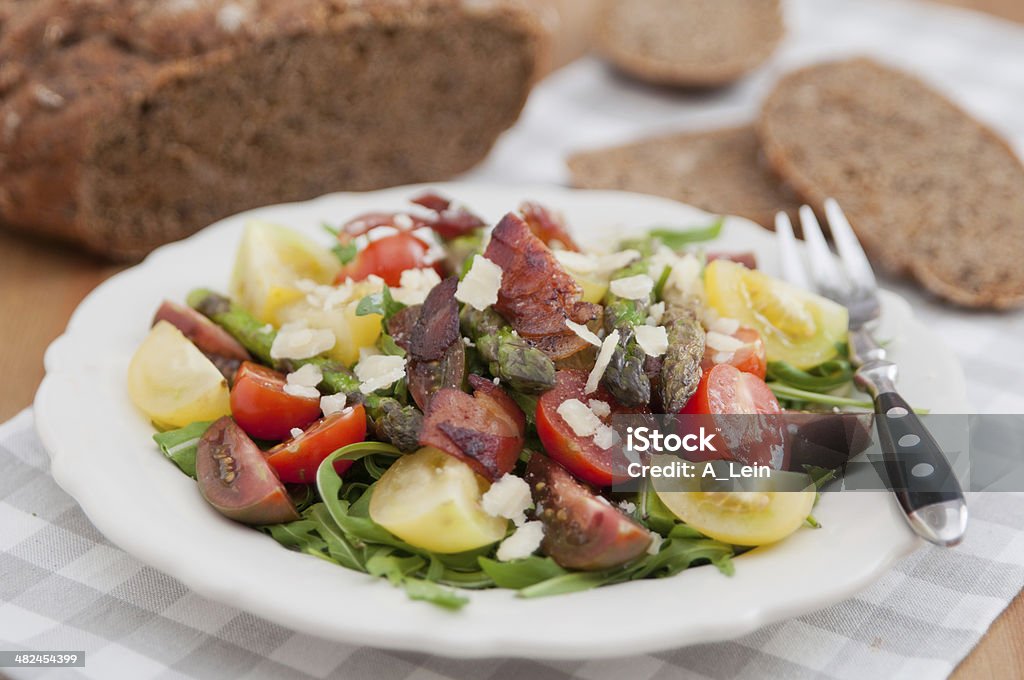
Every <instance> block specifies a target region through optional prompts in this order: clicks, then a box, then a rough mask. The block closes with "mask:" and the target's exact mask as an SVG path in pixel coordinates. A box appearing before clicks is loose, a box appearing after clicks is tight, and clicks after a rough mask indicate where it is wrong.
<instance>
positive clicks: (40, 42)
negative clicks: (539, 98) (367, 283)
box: [0, 0, 546, 259]
mask: <svg viewBox="0 0 1024 680" xmlns="http://www.w3.org/2000/svg"><path fill="white" fill-rule="evenodd" d="M450 27H454V28H450ZM449 30H451V31H452V34H451V35H449V34H447V31H449ZM456 33H458V35H456ZM407 35H408V36H417V37H422V36H428V37H430V38H432V39H431V40H426V39H424V40H421V42H420V44H419V45H417V46H416V50H417V52H418V53H417V54H415V55H414V54H412V52H413V47H411V46H409V45H402V46H400V48H397V49H392V48H391V47H389V43H388V41H389V40H391V39H393V38H394V39H395V40H399V39H401V37H402V36H407ZM396 36H397V37H396ZM357 40H358V41H360V43H359V47H360V49H364V50H365V53H362V56H360V54H355V53H352V54H349V53H345V54H342V52H341V49H342V48H341V47H340V46H342V45H344V44H346V43H349V42H355V41H357ZM545 41H546V34H545V33H544V30H543V28H542V26H541V25H540V23H539V21H538V20H537V18H536V16H535V15H534V14H533V13H532V12H531V11H529V10H527V9H526V8H525V7H523V6H521V4H520V3H519V2H518V1H517V0H493V1H491V2H463V1H462V0H374V1H373V2H367V1H361V0H0V224H2V225H3V226H6V227H9V228H13V229H17V230H21V231H25V232H30V233H33V234H37V235H41V236H46V237H52V238H58V239H63V240H66V241H70V242H73V243H76V244H79V245H81V246H83V247H85V248H86V249H89V250H92V251H94V252H97V253H100V254H102V255H106V256H110V257H114V258H117V259H135V258H138V257H140V256H141V255H143V254H145V253H146V252H148V251H149V250H151V249H152V248H153V247H155V246H157V245H159V244H161V243H164V242H167V241H170V240H175V239H178V238H181V237H183V236H185V235H187V234H189V233H192V232H193V231H196V230H197V229H199V228H201V227H203V226H205V225H206V224H208V223H210V222H212V221H215V220H216V219H219V218H221V217H224V216H226V215H228V214H232V213H234V212H238V211H240V210H243V209H247V208H251V207H256V206H257V205H261V204H267V203H276V202H283V201H292V200H303V199H307V198H312V197H314V196H316V195H319V194H322V193H326V192H329V191H337V190H362V189H370V188H377V187H380V186H386V185H390V184H401V183H407V182H415V181H429V180H434V179H442V178H445V177H448V176H451V175H453V174H457V173H459V172H462V171H464V170H467V169H468V168H470V167H471V166H472V165H474V164H475V163H477V162H478V161H479V160H481V159H482V158H483V156H484V155H485V154H486V153H487V151H488V150H489V148H490V146H491V144H493V142H494V141H495V139H496V138H497V136H498V134H499V133H500V132H501V131H502V130H504V129H505V128H507V127H509V126H510V125H511V124H512V123H513V122H514V121H515V120H516V118H517V117H518V115H519V113H520V111H521V109H522V107H523V105H524V104H525V100H526V97H527V94H528V92H529V90H530V88H531V86H532V84H533V82H534V81H535V79H536V77H537V76H538V74H539V72H540V70H541V68H542V66H543V59H544V57H545V54H546V52H545V49H546V45H545ZM481 45H483V46H481ZM488 45H489V46H488ZM332 46H337V47H336V49H335V51H334V52H331V51H330V50H331V49H332ZM352 49H355V47H353V48H352ZM389 50H390V53H391V54H392V57H390V58H392V59H399V58H405V57H396V56H393V55H395V54H402V55H407V58H406V62H403V63H407V64H408V67H409V68H408V74H407V75H404V76H403V73H404V71H405V69H403V68H395V69H393V71H394V74H393V75H389V76H386V78H385V82H381V83H380V88H381V100H380V104H379V106H378V108H377V110H376V111H373V113H377V112H378V111H379V119H378V120H379V124H378V123H377V122H376V121H374V120H367V117H368V112H367V111H361V110H358V107H357V106H352V107H351V108H349V109H345V111H342V107H341V106H334V110H337V111H339V113H341V114H343V113H344V112H347V111H356V113H357V114H358V116H361V118H360V120H359V121H358V123H359V125H360V126H361V128H360V133H359V137H360V138H362V139H364V140H365V144H366V145H367V146H368V147H372V146H373V145H374V144H380V145H381V149H382V150H381V153H380V156H381V158H384V157H385V156H386V158H385V159H384V160H375V159H374V158H372V153H370V152H369V151H366V152H365V153H362V155H360V153H349V149H343V148H338V149H336V150H335V151H336V153H335V154H334V155H333V156H332V158H331V160H329V161H328V160H325V159H324V158H323V157H316V156H315V154H312V152H307V153H306V155H305V156H301V155H299V154H296V153H293V151H292V150H293V149H294V148H296V146H295V144H299V145H301V144H302V143H306V142H308V141H309V140H308V139H307V140H302V139H301V137H299V136H298V133H295V134H294V135H293V134H292V131H291V130H288V129H284V126H283V125H282V122H281V121H280V120H276V121H273V120H272V118H273V116H272V115H270V114H272V113H273V111H274V103H273V101H272V100H273V97H274V95H275V93H274V92H272V91H264V89H263V88H264V87H269V85H268V83H278V82H284V81H287V80H288V78H289V77H291V76H289V71H288V69H293V70H294V71H295V72H301V73H302V77H307V76H308V74H309V73H310V72H313V73H314V75H316V76H317V77H318V78H320V79H321V80H323V79H326V78H327V77H332V78H334V79H335V81H336V82H337V83H338V87H337V90H335V89H333V88H321V90H319V91H316V92H313V91H312V87H313V86H312V85H309V86H308V87H307V92H306V94H307V95H308V96H310V102H309V110H310V111H311V112H312V111H314V110H316V109H317V105H318V97H319V95H321V94H322V95H323V98H324V101H325V102H328V101H329V102H331V103H332V104H336V103H337V101H338V100H339V98H341V97H342V95H343V93H344V88H345V87H346V83H348V82H352V81H358V82H360V83H362V84H363V86H364V90H363V91H365V90H366V89H367V88H369V87H370V85H369V84H368V81H367V80H366V78H363V79H362V80H360V77H361V76H365V74H366V73H367V72H370V71H372V70H373V68H374V62H375V61H379V60H381V59H384V60H386V59H387V58H389V57H388V56H387V54H388V51H389ZM473 50H480V51H483V52H484V56H485V57H486V58H489V59H490V61H491V63H499V66H495V68H496V69H497V70H496V73H495V77H497V78H500V79H503V81H504V82H502V86H503V87H504V88H505V89H504V90H503V91H502V92H501V93H499V94H498V95H496V96H492V97H491V100H490V101H488V99H487V98H486V97H484V96H475V95H477V94H479V95H483V94H485V93H482V92H481V93H477V92H476V91H474V92H473V93H472V94H473V95H474V97H473V98H472V99H471V98H470V94H471V93H470V92H468V90H467V89H468V88H469V87H477V86H478V84H479V81H481V80H482V79H483V76H481V74H480V72H481V70H482V69H485V68H487V66H486V65H485V66H479V65H476V66H474V65H473V63H472V61H473V60H472V59H455V58H454V57H453V56H452V55H455V57H464V56H466V55H467V54H470V53H471V52H472V51H473ZM350 51H351V50H350ZM291 53H299V54H303V55H314V56H315V55H325V54H329V55H330V56H331V57H332V58H333V57H334V56H339V55H340V56H339V58H340V57H341V56H343V57H345V59H347V61H345V62H344V63H341V64H332V63H329V62H325V63H323V64H321V65H314V64H307V63H305V62H304V63H301V64H289V63H288V59H289V54H291ZM495 55H497V56H495ZM261 58H266V59H267V66H266V72H267V74H266V79H263V78H260V77H257V76H258V73H257V67H258V62H259V60H260V59H261ZM303 58H308V57H305V56H304V57H303ZM271 59H274V60H276V61H272V62H271ZM449 59H453V61H448V60H449ZM432 65H433V66H432ZM246 69H248V70H246ZM318 69H319V70H318ZM332 69H340V70H339V71H338V72H337V75H334V74H333V73H332ZM346 69H347V70H346ZM474 69H475V70H474ZM254 74H255V75H254ZM448 75H450V76H451V77H450V78H449V79H447V80H446V77H447V76H448ZM229 77H230V78H236V79H238V80H239V83H240V85H239V88H238V89H237V90H231V91H226V92H225V93H224V96H225V97H232V96H233V97H235V98H236V99H235V101H236V103H237V109H236V111H237V115H238V117H237V118H236V119H230V118H228V119H226V120H223V121H221V125H222V127H224V128H225V130H227V129H228V128H230V127H235V128H238V130H239V133H240V134H241V135H243V136H244V137H246V138H247V139H251V140H252V141H251V148H252V149H253V150H257V151H258V150H259V149H260V148H261V146H260V145H263V148H264V149H274V150H275V151H274V152H273V153H277V157H278V158H279V159H280V165H281V169H280V172H281V173H303V176H302V177H301V178H295V177H291V176H287V175H283V176H285V177H287V179H288V181H286V182H282V183H281V184H280V186H275V185H274V184H273V183H272V182H270V181H269V180H267V181H262V180H261V181H254V182H252V186H253V191H252V192H251V193H250V195H248V196H245V192H244V186H242V184H244V174H245V173H244V168H239V167H234V168H230V167H227V166H224V163H225V162H226V161H223V159H222V148H220V147H223V145H224V144H225V143H227V142H225V138H226V136H227V132H225V134H224V135H221V134H219V133H216V130H215V129H214V127H212V126H211V127H210V129H211V130H214V133H215V134H213V135H212V137H211V140H212V141H211V144H210V146H217V147H218V148H203V147H204V144H200V143H198V142H196V143H191V144H186V143H183V139H186V138H189V133H188V129H187V128H188V125H189V121H187V120H186V119H187V118H188V117H189V116H190V115H194V116H196V117H197V118H198V119H199V120H198V121H197V122H199V123H206V122H209V121H206V120H203V119H202V118H203V116H206V115H214V114H213V113H210V114H207V113H205V112H204V111H205V110H206V109H209V110H210V111H211V112H213V111H222V110H225V109H226V108H227V107H225V106H221V107H220V108H218V106H219V105H218V104H216V103H215V102H212V101H211V99H212V98H211V97H207V98H206V100H205V101H198V99H197V110H196V109H194V110H191V111H189V110H181V111H179V112H178V113H177V114H176V115H177V121H178V122H175V120H173V119H172V118H170V117H167V116H164V118H162V120H164V121H167V123H166V124H167V126H168V128H167V129H168V130H169V131H171V132H173V133H174V135H176V136H171V137H168V138H167V141H168V143H167V144H165V145H161V146H159V147H158V148H153V144H152V143H151V142H152V141H153V140H157V141H159V137H158V134H160V133H159V132H158V131H154V130H151V129H149V128H146V127H145V122H144V119H145V118H146V116H151V117H153V118H157V117H158V116H156V115H153V114H152V110H153V109H159V108H160V107H161V106H162V104H163V103H164V102H170V101H177V102H181V101H183V100H185V99H186V96H185V95H187V93H188V92H189V91H190V88H191V91H193V92H195V93H197V94H196V96H197V97H198V93H201V92H216V90H217V88H216V85H217V83H218V82H219V79H222V80H225V81H226V80H227V79H228V78H229ZM243 77H248V78H249V80H247V81H242V80H241V79H242V78H243ZM298 77H299V76H295V77H294V78H292V79H293V80H294V79H296V78H298ZM403 77H404V78H405V79H404V80H403ZM413 78H417V79H420V80H423V79H436V80H437V83H436V86H435V85H434V84H433V83H420V84H419V85H418V86H417V87H418V88H419V89H418V90H417V91H418V92H420V93H421V97H420V101H422V102H423V109H424V114H423V115H422V118H423V119H424V120H426V121H428V123H427V124H425V126H424V129H423V134H422V135H420V136H419V137H422V139H419V138H418V137H417V135H416V130H415V128H414V127H413V125H414V123H415V120H414V118H413V114H412V113H411V112H409V111H406V112H404V113H403V112H398V111H389V109H388V105H389V102H390V101H392V100H395V101H403V100H402V96H403V92H406V91H408V90H409V89H410V87H412V86H414V85H416V83H415V82H412V79H413ZM459 78H463V79H464V80H462V81H460V80H459ZM463 83H467V84H465V85H464V86H463ZM460 87H462V89H461V90H460ZM204 88H205V89H204ZM388 88H391V89H392V90H393V92H391V91H389V90H388ZM445 88H447V89H445ZM324 90H329V91H324ZM453 92H454V93H455V94H452V93H453ZM311 93H312V94H311ZM392 94H394V97H392V96H391V95H392ZM314 95H315V96H314ZM455 101H458V103H460V104H462V103H463V102H464V101H469V102H470V105H469V106H472V102H477V103H478V110H476V111H470V113H469V114H466V115H467V116H468V115H476V116H477V119H478V120H480V121H481V122H479V123H478V124H477V125H476V126H475V127H474V126H473V125H472V124H467V125H465V126H463V125H462V124H461V122H460V120H459V118H458V112H456V111H451V110H447V109H446V106H448V104H449V102H455ZM267 102H270V103H267ZM207 103H209V106H206V104H207ZM289 104H291V105H292V107H293V108H294V106H295V105H294V102H291V103H289ZM354 104H358V102H355V103H354ZM403 105H404V106H408V104H403ZM324 106H325V107H326V104H325V105H324ZM488 107H490V108H488ZM366 108H367V109H369V108H370V105H367V106H366ZM450 108H454V107H450ZM481 111H482V112H483V113H480V112H481ZM254 112H255V113H260V114H262V113H263V112H266V113H267V115H266V117H265V119H262V118H260V117H259V116H254V115H252V114H253V113H254ZM293 113H294V112H293ZM353 115H356V114H353ZM403 116H404V117H403ZM330 117H331V114H330V112H324V111H320V112H318V113H317V117H316V119H315V122H316V123H317V126H318V128H317V129H318V130H320V131H321V132H322V139H321V141H322V143H323V144H324V147H325V154H326V150H327V149H329V148H330V145H331V144H332V139H334V138H335V135H332V134H329V132H330V124H331V120H330ZM291 118H293V119H296V120H291V121H290V122H291V123H294V125H295V127H296V129H297V130H301V128H302V127H303V125H304V124H307V123H310V122H314V121H313V116H312V115H311V116H310V118H309V119H308V120H305V121H304V120H302V118H303V115H302V113H301V112H299V113H298V114H296V115H292V116H291ZM337 118H338V120H337V123H336V124H337V126H338V129H339V130H342V128H344V126H346V125H347V126H348V128H344V129H345V130H347V129H349V128H351V127H352V125H353V123H352V122H351V121H349V122H345V121H344V120H343V115H338V116H337ZM398 120H401V121H402V125H401V126H399V127H400V129H398V130H397V131H390V130H389V131H388V132H387V133H386V134H387V139H383V140H381V139H378V138H376V137H375V136H374V130H375V129H381V130H387V129H388V126H389V122H395V121H398ZM396 125H397V123H396ZM307 127H308V126H307ZM463 127H465V128H466V130H462V129H461V128H463ZM446 130H450V135H446V134H445V131H446ZM342 131H344V130H342ZM403 131H404V132H403ZM471 132H472V134H471ZM140 133H145V135H150V137H151V138H150V137H147V138H146V139H140V140H135V141H132V143H134V144H136V146H138V147H139V149H138V151H137V156H138V158H139V160H140V164H141V165H144V166H146V167H147V168H148V169H147V173H148V174H145V175H133V173H132V172H130V170H125V169H123V168H122V170H124V171H123V172H121V175H120V177H121V179H120V180H118V179H117V178H118V173H117V172H115V169H113V168H112V167H111V163H110V162H109V161H108V160H107V158H108V156H104V154H109V149H110V148H111V146H116V145H117V144H118V143H120V146H119V147H117V148H118V149H119V151H118V154H120V155H119V156H118V163H123V159H124V158H131V156H130V155H128V153H127V151H126V150H125V149H127V147H128V146H130V144H128V143H126V141H125V138H130V137H131V136H132V135H136V136H139V137H141V136H144V135H142V134H140ZM289 135H291V136H289ZM403 135H404V136H403ZM460 135H464V136H465V137H466V138H463V137H460ZM342 136H343V135H339V136H338V138H339V139H340V138H341V137H342ZM470 136H472V139H470V138H469V137H470ZM286 138H287V140H286ZM288 140H291V141H288ZM296 140H298V141H296ZM193 141H195V140H193ZM229 141H230V140H229ZM399 142H402V143H399ZM147 144H149V146H146V145H147ZM290 144H291V145H292V146H289V145H290ZM307 146H308V144H307ZM278 147H279V148H278ZM350 148H351V147H350ZM241 153H242V152H241V151H239V154H241ZM271 154H272V152H271V151H265V152H263V153H262V154H256V156H254V157H257V158H258V160H259V161H260V164H259V165H258V167H256V168H255V169H254V170H253V173H254V174H259V173H263V174H267V173H269V172H270V170H271V168H272V163H271V161H273V159H274V157H273V156H272V155H271ZM304 158H314V160H315V162H312V164H311V165H308V166H306V167H301V168H297V167H289V166H290V165H291V164H292V163H295V162H297V161H301V160H303V159H304ZM355 159H362V162H361V164H357V161H356V160H355ZM159 163H163V165H164V167H165V168H167V169H168V171H169V172H171V171H173V172H171V174H172V175H173V176H174V179H172V180H170V181H171V182H172V183H174V182H177V184H175V186H180V187H181V191H182V195H181V196H180V197H179V198H180V200H177V199H176V197H175V196H173V195H172V194H173V191H172V190H171V189H166V188H163V189H162V188H161V187H160V186H159V184H160V175H159V174H158V170H159V168H158V164H159ZM186 165H187V166H189V167H191V168H193V169H194V170H195V172H194V173H193V174H192V175H190V174H189V172H188V171H187V170H183V169H182V168H183V167H184V166H186ZM218 165H221V166H224V167H218ZM236 165H237V163H236ZM203 172H206V176H203ZM115 180H116V181H122V182H123V187H124V189H123V191H124V193H125V197H124V201H125V204H126V205H127V204H128V203H129V202H130V198H131V194H133V193H138V194H140V195H147V196H148V195H152V196H157V195H159V201H158V202H159V206H158V208H159V209H156V210H154V218H153V220H152V223H149V222H150V221H149V220H148V219H147V218H146V213H145V211H144V210H141V209H139V210H127V209H126V210H125V211H124V213H123V218H118V216H117V214H115V213H117V212H118V210H115V209H114V207H115V206H114V204H113V203H112V199H111V196H115V195H116V192H117V186H116V185H115V184H112V183H113V182H115ZM129 180H132V181H139V182H145V183H146V186H145V187H140V186H134V185H133V184H132V183H131V181H129ZM211 180H213V181H212V183H211ZM150 189H152V191H150ZM147 192H148V193H147ZM119 219H122V220H123V222H124V223H123V224H118V220H119Z"/></svg>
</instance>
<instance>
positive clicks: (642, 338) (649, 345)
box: [634, 326, 668, 357]
mask: <svg viewBox="0 0 1024 680" xmlns="http://www.w3.org/2000/svg"><path fill="white" fill-rule="evenodd" d="M634 332H635V333H636V342H637V344H638V345H640V349H642V350H643V351H644V354H646V355H647V356H649V357H660V356H661V355H662V354H664V353H665V352H667V351H668V331H667V330H665V327H664V326H637V327H636V328H635V329H634Z"/></svg>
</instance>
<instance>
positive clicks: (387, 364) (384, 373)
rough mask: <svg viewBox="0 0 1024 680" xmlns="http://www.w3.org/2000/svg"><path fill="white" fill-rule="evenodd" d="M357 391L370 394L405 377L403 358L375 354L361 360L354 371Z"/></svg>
mask: <svg viewBox="0 0 1024 680" xmlns="http://www.w3.org/2000/svg"><path fill="white" fill-rule="evenodd" d="M354 371H355V374H356V377H357V378H359V391H360V392H362V393H363V394H370V393H372V392H376V391H377V390H379V389H382V388H384V387H387V386H389V385H391V384H393V383H395V382H398V381H399V380H401V379H402V378H404V377H405V357H396V356H389V355H386V354H377V355H374V356H368V357H366V358H365V359H363V360H361V361H360V362H359V363H358V364H356V367H355V369H354Z"/></svg>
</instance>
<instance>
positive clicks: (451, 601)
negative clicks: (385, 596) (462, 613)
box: [402, 577, 469, 609]
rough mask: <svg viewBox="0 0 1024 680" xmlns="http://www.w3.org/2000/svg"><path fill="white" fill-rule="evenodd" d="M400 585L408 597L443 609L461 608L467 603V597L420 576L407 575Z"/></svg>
mask: <svg viewBox="0 0 1024 680" xmlns="http://www.w3.org/2000/svg"><path fill="white" fill-rule="evenodd" d="M402 587H403V588H404V589H405V594H406V595H408V596H409V599H411V600H423V601H425V602H429V603H430V604H434V605H437V606H439V607H444V608H445V609H461V608H462V607H464V606H466V604H468V603H469V598H468V597H465V596H464V595H459V594H458V593H457V592H455V591H454V590H451V589H449V588H445V587H443V586H440V585H438V584H437V583H434V582H432V581H427V580H425V579H421V578H412V577H407V578H405V579H403V580H402Z"/></svg>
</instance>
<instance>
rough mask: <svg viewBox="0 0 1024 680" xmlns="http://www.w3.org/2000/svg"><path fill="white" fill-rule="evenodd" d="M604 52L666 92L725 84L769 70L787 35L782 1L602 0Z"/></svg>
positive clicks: (597, 32)
mask: <svg viewBox="0 0 1024 680" xmlns="http://www.w3.org/2000/svg"><path fill="white" fill-rule="evenodd" d="M595 1H596V2H597V6H598V11H597V16H596V18H595V27H594V38H595V43H596V47H597V50H598V51H599V52H600V53H601V54H602V55H603V56H604V57H605V58H607V59H608V60H609V61H611V62H612V63H613V64H615V65H616V66H617V67H618V68H620V69H621V70H623V71H624V72H626V73H628V74H630V75H632V76H634V77H636V78H640V79H642V80H647V81H650V82H653V83H657V84H661V85H673V86H680V87H706V86H715V85H724V84H726V83H730V82H732V81H734V80H737V79H738V78H740V77H742V76H743V75H745V74H746V73H748V72H749V71H751V70H753V69H754V68H756V67H757V66H759V65H760V64H761V63H763V62H764V61H765V60H766V59H767V58H768V57H769V56H771V54H772V52H773V51H774V50H775V47H776V46H777V45H778V43H779V40H781V38H782V35H783V33H784V32H785V29H784V26H783V22H782V10H781V8H780V6H779V1H778V0H595Z"/></svg>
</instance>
